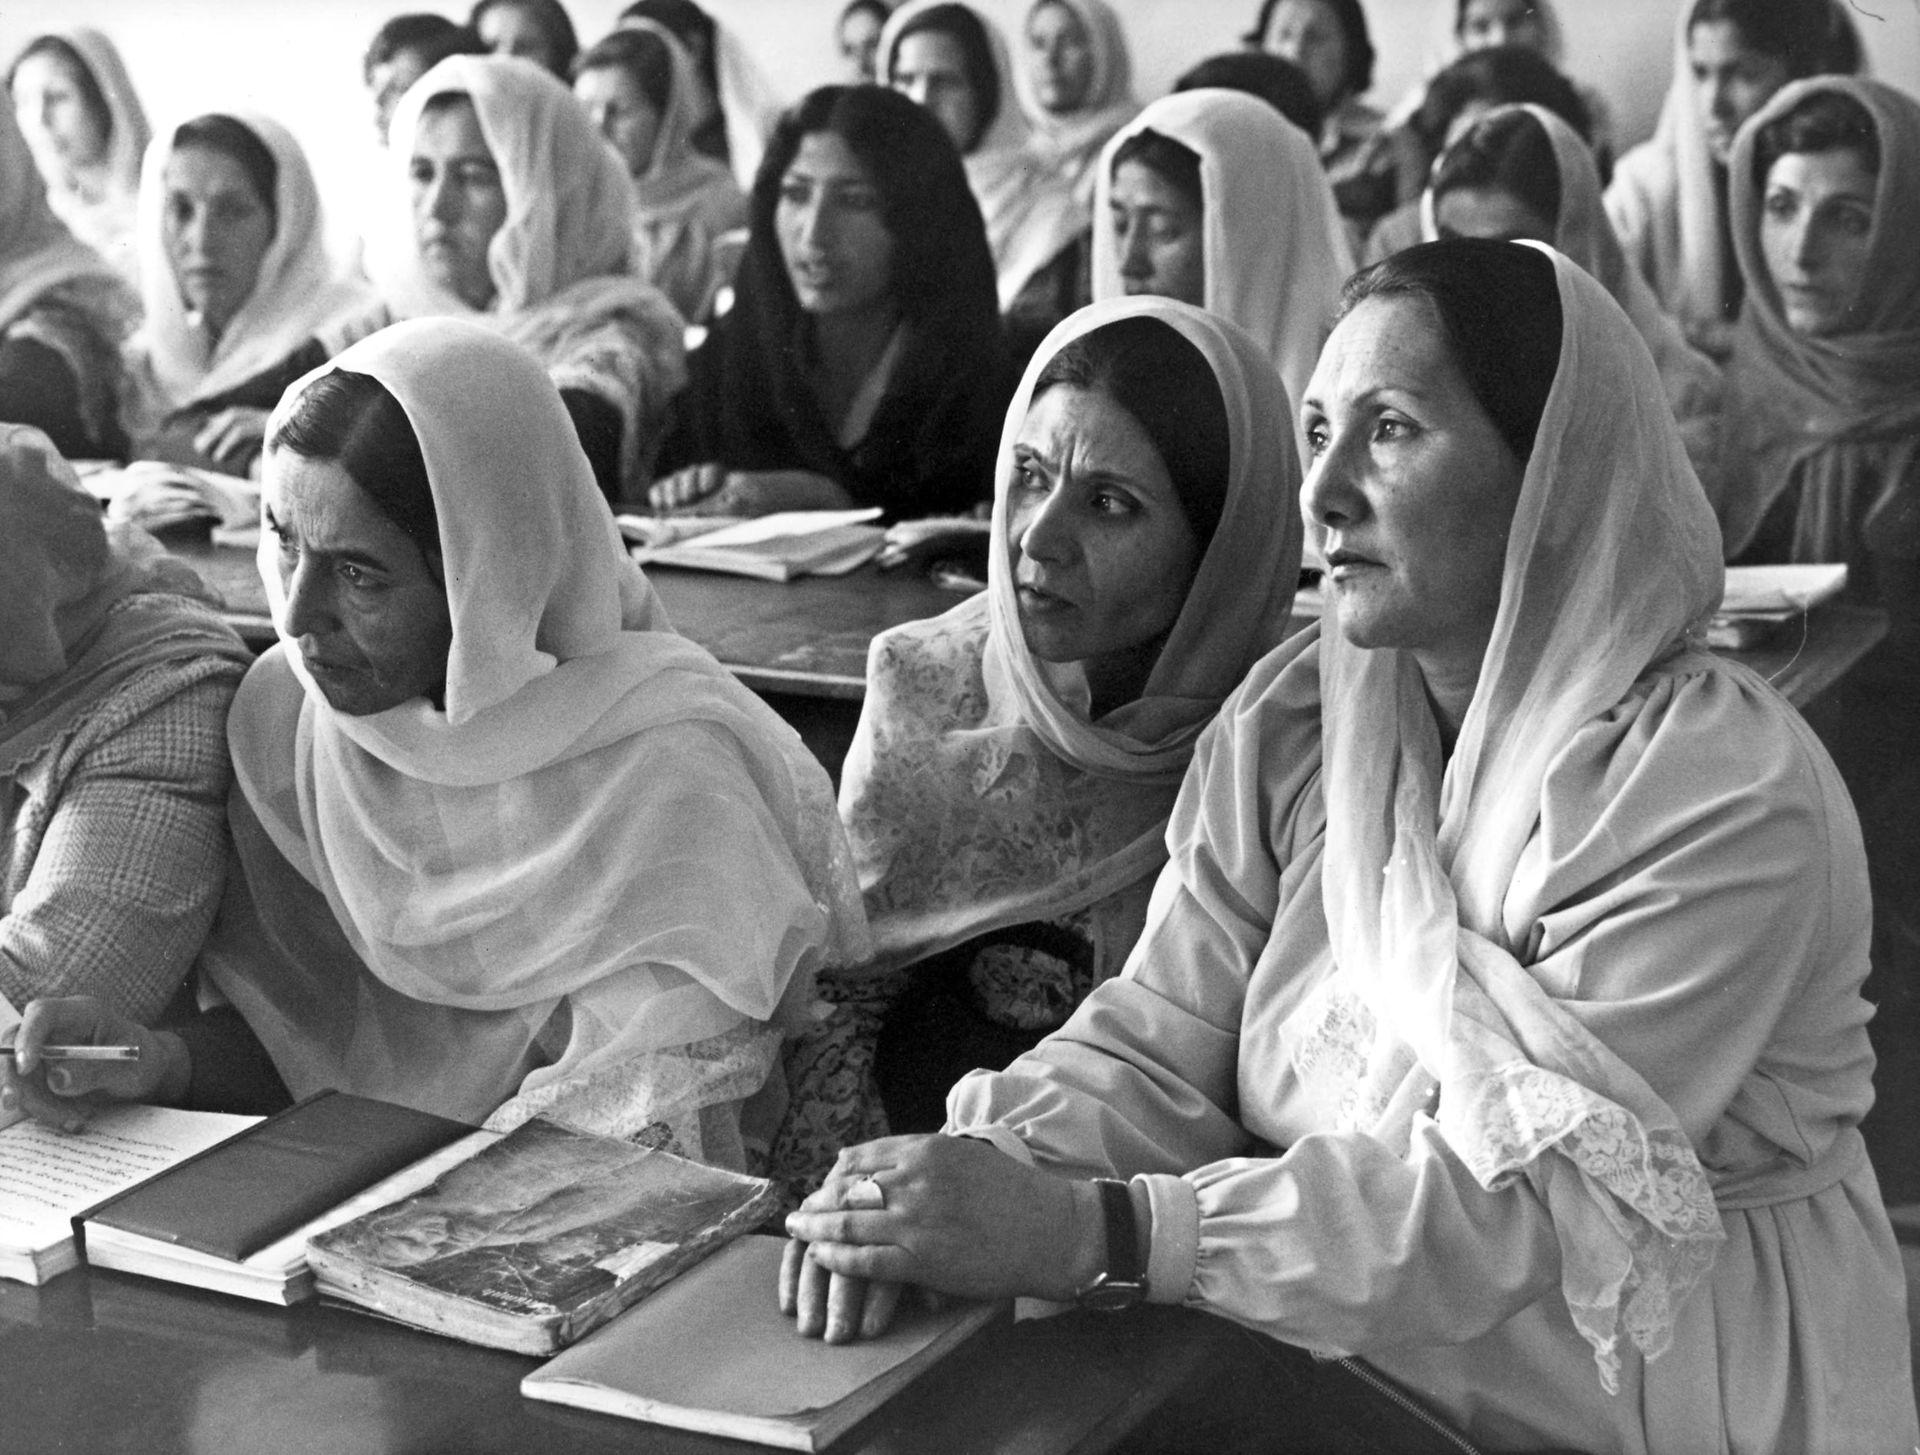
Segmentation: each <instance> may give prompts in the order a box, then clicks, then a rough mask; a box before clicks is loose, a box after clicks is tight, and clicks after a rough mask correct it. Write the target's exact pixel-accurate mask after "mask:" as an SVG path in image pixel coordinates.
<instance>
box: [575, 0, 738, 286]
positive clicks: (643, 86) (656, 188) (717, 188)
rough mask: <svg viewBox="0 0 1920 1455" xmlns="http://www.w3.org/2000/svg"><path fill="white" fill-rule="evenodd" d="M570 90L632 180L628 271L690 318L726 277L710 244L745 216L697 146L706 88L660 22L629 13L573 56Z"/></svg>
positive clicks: (731, 186) (732, 185)
mask: <svg viewBox="0 0 1920 1455" xmlns="http://www.w3.org/2000/svg"><path fill="white" fill-rule="evenodd" d="M573 94H574V95H575V96H577V97H579V98H580V102H581V104H582V105H583V106H585V107H586V108H587V116H588V117H589V118H590V119H591V120H592V121H593V123H594V125H595V126H596V127H597V128H599V131H600V134H601V136H603V137H605V138H606V140H607V144H608V145H609V146H611V147H612V148H613V149H614V151H615V152H617V153H618V154H619V157H620V160H621V161H622V162H624V163H626V167H627V175H628V176H629V177H631V178H632V180H633V195H634V203H635V207H634V214H633V244H634V256H633V270H634V272H635V273H637V274H639V276H640V277H642V278H644V279H646V280H647V282H649V283H651V284H653V286H654V287H656V288H658V289H659V290H660V291H661V292H662V293H664V294H666V295H667V301H668V302H670V303H672V304H673V306H674V307H675V308H677V309H679V310H680V315H681V317H683V318H685V319H686V320H687V321H688V322H690V323H697V322H699V321H700V320H702V319H704V318H705V317H706V315H707V305H708V304H709V303H710V302H711V301H712V299H713V295H714V291H715V290H716V289H717V288H719V287H720V286H721V285H722V284H724V283H725V282H726V281H727V279H726V278H725V277H723V276H721V275H720V274H719V273H717V272H716V270H715V259H714V242H715V240H716V239H717V238H719V236H720V235H721V234H722V233H725V232H729V231H731V230H733V229H734V228H737V227H741V226H743V225H744V224H745V223H746V220H747V199H746V197H745V195H744V194H743V193H742V192H741V191H740V187H739V185H738V184H737V183H736V182H735V181H734V180H733V173H731V172H729V171H728V170H727V168H726V166H725V165H724V164H722V163H721V162H718V161H716V160H715V159H714V158H712V157H709V156H707V155H705V154H704V153H702V152H700V151H698V150H696V149H695V148H694V145H693V130H694V127H695V125H696V124H697V123H698V121H699V118H700V114H701V110H702V105H703V102H702V98H703V96H704V94H705V93H704V92H703V91H702V90H701V86H700V78H699V76H698V75H697V74H696V73H695V71H694V66H693V58H692V57H691V56H689V55H688V54H687V52H686V48H685V47H684V46H682V45H681V44H680V42H679V41H678V40H677V39H676V38H675V37H674V34H673V32H672V31H670V30H668V29H667V28H666V27H665V26H664V25H659V24H656V23H655V22H653V21H651V20H629V21H627V22H626V23H625V24H623V25H622V26H621V27H620V28H619V29H618V30H616V31H614V32H613V33H612V34H611V35H608V36H606V37H605V38H603V39H602V40H600V41H598V42H596V43H595V44H594V45H592V46H590V47H589V48H588V49H587V50H585V51H583V52H582V53H581V54H580V56H579V57H578V58H577V59H576V60H575V61H574V63H573Z"/></svg>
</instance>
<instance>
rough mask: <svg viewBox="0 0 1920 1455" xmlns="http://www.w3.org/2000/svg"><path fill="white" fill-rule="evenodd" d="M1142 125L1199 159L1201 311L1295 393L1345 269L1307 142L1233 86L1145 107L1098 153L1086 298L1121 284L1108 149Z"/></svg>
mask: <svg viewBox="0 0 1920 1455" xmlns="http://www.w3.org/2000/svg"><path fill="white" fill-rule="evenodd" d="M1143 131H1152V132H1156V133H1158V134H1159V135H1161V136H1164V137H1167V138H1169V139H1170V140H1172V141H1177V142H1179V143H1180V144H1181V145H1182V146H1184V147H1186V148H1187V149H1188V150H1189V151H1192V152H1193V153H1194V154H1196V155H1197V156H1198V157H1199V158H1200V194H1201V201H1202V204H1203V209H1204V213H1205V216H1204V221H1203V228H1204V237H1203V246H1204V248H1205V254H1206V256H1205V269H1206V289H1207V292H1206V298H1207V311H1208V312H1209V313H1213V314H1217V315H1218V316H1219V317H1221V318H1224V319H1227V320H1229V321H1230V322H1232V323H1235V324H1238V325H1239V326H1240V327H1241V328H1243V329H1245V330H1246V331H1247V332H1248V333H1249V334H1251V335H1253V337H1254V338H1255V339H1256V340H1257V341H1258V342H1259V343H1260V344H1261V345H1262V346H1263V347H1264V348H1265V349H1266V351H1267V357H1268V358H1269V359H1271V360H1272V361H1273V365H1274V367H1275V368H1276V369H1278V370H1279V371H1280V378H1281V380H1282V382H1284V383H1285V384H1286V386H1287V397H1288V398H1289V399H1296V400H1297V399H1299V398H1300V397H1301V396H1302V394H1304V393H1305V391H1306V387H1307V380H1308V379H1310V378H1312V377H1313V366H1314V365H1315V364H1316V363H1317V362H1318V361H1319V358H1320V346H1321V345H1322V344H1324V343H1325V342H1326V341H1327V334H1328V333H1329V332H1330V331H1331V330H1332V328H1333V318H1334V313H1335V311H1336V310H1337V309H1338V307H1339V304H1340V285H1341V284H1342V283H1344V282H1345V281H1346V277H1347V274H1349V273H1350V272H1352V271H1353V259H1352V256H1351V254H1350V253H1349V251H1348V247H1347V236H1346V227H1345V224H1344V223H1342V222H1341V220H1340V210H1339V208H1338V207H1337V206H1336V205H1335V203H1334V200H1333V189H1332V188H1331V187H1329V186H1328V184H1327V175H1326V171H1325V169H1324V168H1322V167H1321V165H1320V156H1319V153H1318V152H1317V151H1316V150H1315V148H1314V144H1313V141H1312V139H1311V138H1310V137H1308V136H1307V135H1306V133H1305V132H1303V131H1301V130H1300V129H1299V128H1298V127H1297V126H1294V125H1293V124H1292V123H1290V122H1288V121H1287V120H1286V118H1285V117H1283V116H1281V115H1280V113H1279V112H1277V111H1275V110H1274V109H1273V108H1272V107H1271V106H1269V105H1267V103H1266V102H1264V101H1261V100H1258V99H1257V98H1255V97H1253V96H1249V95H1247V94H1246V93H1244V92H1241V91H1225V90H1216V89H1212V88H1203V89H1200V90H1194V91H1181V92H1178V93H1176V94H1174V95H1172V96H1163V97H1161V98H1160V99H1159V100H1158V101H1155V102H1154V103H1153V104H1152V105H1150V106H1148V107H1147V109H1146V110H1145V111H1142V112H1141V113H1140V114H1139V115H1138V116H1136V117H1135V118H1134V119H1133V120H1132V121H1131V122H1130V123H1128V124H1127V125H1126V126H1124V127H1122V128H1121V129H1120V131H1119V132H1117V133H1116V134H1115V135H1114V137H1113V139H1112V140H1111V141H1109V142H1108V143H1107V146H1106V150H1105V151H1103V152H1102V153H1101V156H1100V166H1099V171H1098V175H1097V181H1096V185H1095V192H1094V212H1093V216H1094V227H1093V296H1094V297H1095V298H1097V299H1098V298H1117V297H1119V296H1120V295H1121V294H1122V293H1123V292H1124V291H1125V287H1124V284H1123V283H1122V281H1121V278H1120V257H1119V253H1118V251H1117V250H1116V249H1115V247H1114V240H1113V228H1112V226H1111V223H1110V221H1109V218H1108V215H1107V208H1108V205H1109V199H1110V198H1111V196H1112V194H1113V158H1114V156H1115V154H1116V153H1117V152H1118V151H1119V149H1120V148H1121V147H1122V146H1123V145H1124V144H1125V143H1126V142H1127V140H1128V139H1129V138H1130V137H1134V136H1137V135H1139V134H1140V133H1141V132H1143Z"/></svg>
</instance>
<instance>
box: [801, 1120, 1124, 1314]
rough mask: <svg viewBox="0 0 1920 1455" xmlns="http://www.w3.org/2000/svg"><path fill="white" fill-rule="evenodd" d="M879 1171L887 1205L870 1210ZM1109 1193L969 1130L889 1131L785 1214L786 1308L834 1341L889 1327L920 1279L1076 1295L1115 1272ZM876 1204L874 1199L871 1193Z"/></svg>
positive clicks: (981, 1289) (940, 1287) (956, 1290)
mask: <svg viewBox="0 0 1920 1455" xmlns="http://www.w3.org/2000/svg"><path fill="white" fill-rule="evenodd" d="M868 1178H871V1179H872V1180H873V1181H874V1182H875V1183H877V1184H878V1185H879V1188H880V1192H881V1194H882V1196H883V1197H884V1206H880V1207H873V1206H862V1205H861V1203H862V1199H861V1197H860V1196H859V1194H857V1193H854V1192H853V1188H854V1185H855V1184H856V1183H860V1182H864V1181H865V1180H866V1179H868ZM1098 1198H1099V1194H1098V1193H1097V1191H1096V1190H1095V1188H1094V1186H1093V1184H1092V1183H1090V1182H1075V1181H1072V1180H1070V1179H1068V1178H1064V1177H1060V1176H1057V1175H1056V1174H1054V1173H1051V1172H1043V1171H1040V1170H1039V1169H1037V1168H1032V1167H1027V1166H1024V1165H1023V1164H1021V1163H1020V1162H1017V1161H1015V1160H1014V1159H1013V1158H1011V1157H1009V1156H1007V1155H1005V1154H1004V1153H1002V1152H1000V1151H998V1150H996V1149H995V1148H994V1147H992V1146H991V1145H989V1144H988V1143H986V1142H983V1141H978V1140H975V1139H972V1138H967V1137H946V1136H919V1137H887V1138H884V1139H882V1140H880V1141H877V1142H868V1143H865V1144H864V1145H862V1146H858V1147H849V1148H848V1149H846V1150H845V1151H843V1152H842V1153H841V1154H840V1157H839V1160H838V1161H837V1162H836V1163H835V1164H834V1169H833V1171H832V1172H831V1173H830V1174H828V1176H827V1179H826V1181H825V1182H824V1183H822V1184H821V1187H820V1190H819V1191H818V1192H816V1193H814V1194H813V1196H811V1197H809V1198H808V1199H807V1200H806V1201H805V1202H803V1203H802V1204H801V1205H800V1207H799V1209H798V1211H796V1212H794V1213H793V1214H792V1215H791V1216H790V1217H788V1219H787V1232H788V1233H789V1235H791V1237H792V1238H793V1240H794V1241H793V1243H791V1244H790V1245H789V1246H788V1249H787V1257H786V1259H785V1261H784V1262H783V1263H782V1265H781V1270H780V1307H781V1309H782V1310H783V1311H785V1312H787V1313H791V1314H794V1315H796V1317H797V1318H798V1321H799V1327H800V1332H801V1333H803V1334H807V1335H809V1336H820V1335H824V1337H825V1338H826V1339H827V1341H828V1342H829V1343H844V1342H847V1341H849V1340H852V1339H855V1338H872V1337H874V1336H875V1335H877V1334H880V1333H883V1332H884V1331H885V1329H886V1326H887V1324H888V1323H889V1322H890V1321H891V1319H892V1315H893V1309H894V1306H895V1304H896V1302H897V1300H898V1296H899V1292H898V1288H897V1287H895V1286H894V1285H900V1284H909V1283H910V1284H915V1285H917V1286H919V1287H920V1288H923V1289H930V1290H932V1291H934V1292H936V1293H946V1294H955V1295H958V1296H960V1297H965V1298H1011V1297H1016V1296H1020V1295H1027V1296H1032V1297H1038V1298H1051V1299H1060V1300H1065V1299H1070V1298H1072V1297H1073V1295H1074V1293H1075V1292H1076V1291H1077V1290H1079V1289H1080V1288H1082V1287H1084V1286H1085V1285H1086V1284H1087V1283H1090V1282H1091V1281H1092V1280H1093V1278H1094V1276H1095V1275H1096V1274H1097V1273H1098V1272H1099V1271H1100V1270H1101V1269H1102V1268H1103V1267H1105V1259H1106V1229H1105V1224H1104V1222H1103V1220H1102V1218H1101V1215H1100V1209H1099V1201H1098ZM868 1201H870V1199H868Z"/></svg>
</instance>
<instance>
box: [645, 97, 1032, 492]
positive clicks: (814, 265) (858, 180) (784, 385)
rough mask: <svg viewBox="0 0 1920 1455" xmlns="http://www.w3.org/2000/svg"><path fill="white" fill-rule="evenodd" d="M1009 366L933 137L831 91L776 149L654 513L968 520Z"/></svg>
mask: <svg viewBox="0 0 1920 1455" xmlns="http://www.w3.org/2000/svg"><path fill="white" fill-rule="evenodd" d="M1001 360H1002V354H1001V347H1000V329H999V318H998V315H997V313H996V311H995V308H994V299H993V265H992V261H991V259H990V258H989V257H988V256H987V244H986V237H985V234H984V232H983V231H982V229H981V226H980V212H979V209H978V208H977V207H976V206H975V205H974V202H973V197H972V194H971V193H970V192H969V191H968V190H967V181H966V177H965V175H964V174H963V173H962V171H961V169H960V162H959V158H958V157H956V156H955V155H954V151H953V148H952V146H951V145H949V144H948V142H947V139H946V136H945V134H944V133H943V132H942V131H941V129H940V126H939V123H938V122H936V121H935V120H934V119H933V117H932V116H930V115H929V114H928V113H927V112H926V111H924V110H922V109H921V108H920V107H918V106H915V105H914V104H913V103H912V102H911V101H909V100H907V99H906V98H905V97H904V96H900V95H896V94H895V93H893V92H890V91H886V90H884V89H882V88H880V87H877V86H851V87H850V86H825V87H822V88H821V89H820V90H818V91H815V92H814V93H813V94H812V95H810V96H808V97H807V98H806V99H805V100H804V101H802V102H801V103H800V104H799V105H798V106H797V107H795V108H794V109H793V110H792V111H791V112H789V113H788V114H787V116H786V117H785V118H784V119H782V121H781V123H780V126H779V128H778V129H777V130H776V131H775V133H774V136H773V140H772V141H771V142H770V143H769V144H768V147H767V154H766V157H765V158H764V159H763V161H762V163H761V167H760V176H759V178H758V179H757V180H756V181H755V183H754V187H753V199H752V235H751V238H750V240H749V241H748V243H747V252H746V256H745V258H744V259H743V260H742V261H741V265H740V273H739V277H738V281H737V285H736V288H735V299H734V304H733V308H732V309H731V311H729V312H728V313H727V315H726V316H725V317H724V318H722V319H720V320H719V322H718V323H717V324H716V325H715V326H714V329H713V331H712V332H711V333H710V334H709V335H708V337H707V340H706V342H705V343H704V344H702V345H701V346H700V348H699V349H698V351H696V353H695V354H694V356H693V358H692V361H691V369H692V376H693V377H692V382H691V383H690V384H689V385H688V387H687V390H686V392H685V393H684V394H683V395H682V396H681V398H680V400H679V403H678V418H677V422H676V424H675V428H674V430H673V433H672V435H671V436H670V437H669V438H668V440H667V442H666V445H665V447H664V449H663V451H662V466H663V469H664V470H666V471H670V472H672V473H670V474H667V475H665V476H663V478H662V479H660V480H659V481H658V482H657V483H656V484H655V486H654V490H653V502H654V504H655V506H656V507H658V508H676V509H677V508H693V509H698V510H721V511H727V512H731V513H736V514H745V515H758V514H763V513H765V512H766V511H770V510H780V509H790V508H795V507H801V506H815V507H824V506H845V505H879V506H882V507H884V508H885V509H886V510H887V512H888V513H889V514H890V515H896V516H902V515H928V514H941V513H945V512H953V511H964V510H966V509H968V508H970V507H971V506H973V505H974V504H976V503H977V502H979V501H981V500H983V499H985V498H986V494H987V488H988V480H989V474H990V470H991V465H992V460H993V440H994V437H995V433H996V431H997V429H998V427H999V417H1000V413H1001V409H1002V406H1003V403H1004V398H1005V396H1004V395H1003V394H1002V393H1001V392H1000V390H1001V389H1002V387H1003V386H1002V378H1003V374H1002V369H1003V365H1002V362H1001Z"/></svg>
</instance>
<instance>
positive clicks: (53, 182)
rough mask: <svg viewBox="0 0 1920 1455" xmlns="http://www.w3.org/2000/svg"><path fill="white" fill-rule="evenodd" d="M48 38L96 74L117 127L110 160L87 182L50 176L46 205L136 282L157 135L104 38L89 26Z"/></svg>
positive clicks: (109, 144) (90, 171) (73, 176)
mask: <svg viewBox="0 0 1920 1455" xmlns="http://www.w3.org/2000/svg"><path fill="white" fill-rule="evenodd" d="M47 35H49V36H51V37H52V38H54V39H55V40H63V41H65V42H66V43H67V44H68V45H70V46H72V47H73V49H74V51H75V53H76V54H78V55H79V57H80V59H81V62H82V63H83V64H84V65H85V66H86V68H87V69H88V70H89V71H90V72H92V73H93V80H94V84H95V85H97V86H98V87H99V88H100V95H101V96H102V98H104V99H105V101H106V103H107V116H108V118H109V120H110V121H111V123H112V126H111V135H109V137H108V138H107V154H106V156H105V157H103V158H101V159H100V161H98V162H96V163H95V164H93V165H92V166H91V167H89V168H87V175H86V176H85V177H84V178H83V177H81V176H78V175H76V174H74V173H73V172H72V171H70V170H66V171H65V172H64V175H61V176H57V177H49V178H48V179H47V201H48V202H49V203H51V204H52V206H53V210H54V213H55V215H56V216H58V217H59V219H60V220H61V221H62V222H64V223H65V224H66V225H67V226H68V227H69V228H71V229H72V230H73V235H74V236H75V237H77V238H78V239H80V241H81V242H83V243H85V244H86V245H87V246H88V247H90V248H93V249H94V250H95V251H97V252H98V253H99V254H100V255H101V256H102V257H104V258H105V259H106V260H107V261H108V263H110V264H111V265H112V266H113V268H114V269H115V270H116V271H117V272H119V273H120V275H121V276H122V277H124V278H125V279H126V280H127V281H128V282H129V283H137V282H138V281H139V277H140V265H139V260H138V257H137V249H136V247H135V242H134V237H135V233H134V216H135V198H136V197H137V196H138V195H139V191H140V161H141V158H142V157H144V156H145V155H146V152H147V144H148V142H149V141H150V140H151V139H152V136H153V132H152V130H151V128H149V127H148V125H147V113H146V110H145V108H143V107H142V106H141V105H140V96H139V93H137V92H136V91H135V90H134V89H133V78H132V77H131V76H129V75H128V74H127V63H126V62H125V61H123V60H122V59H121V58H120V52H119V49H118V48H117V47H116V46H115V45H114V43H113V42H112V41H111V40H109V39H108V38H107V37H106V36H105V35H103V34H102V33H101V32H99V31H97V30H94V29H92V28H91V27H89V26H84V25H75V26H70V27H67V28H65V29H62V30H50V31H48V32H47ZM37 38H38V37H36V39H37Z"/></svg>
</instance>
